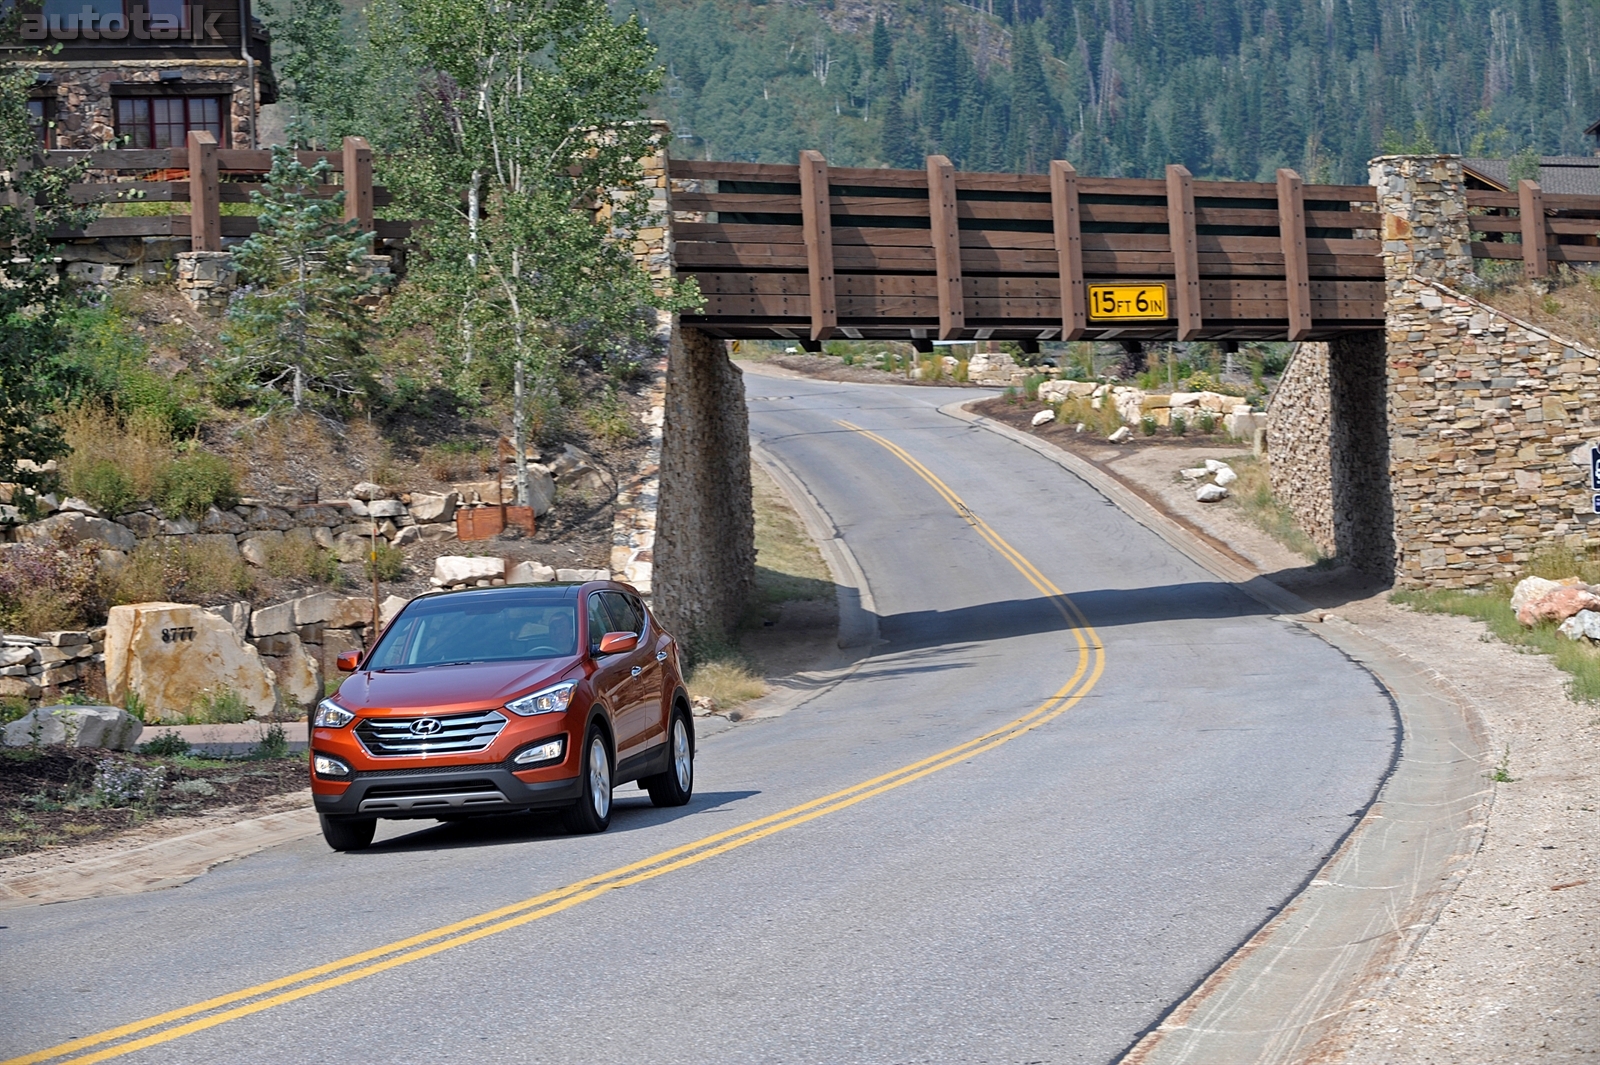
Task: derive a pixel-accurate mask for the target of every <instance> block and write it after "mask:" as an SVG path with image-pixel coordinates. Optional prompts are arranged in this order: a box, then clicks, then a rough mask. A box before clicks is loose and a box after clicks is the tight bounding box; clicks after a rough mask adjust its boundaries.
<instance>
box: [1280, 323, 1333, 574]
mask: <svg viewBox="0 0 1600 1065" xmlns="http://www.w3.org/2000/svg"><path fill="white" fill-rule="evenodd" d="M1329 411H1330V399H1329V395H1328V345H1327V343H1326V342H1325V341H1310V342H1307V343H1304V344H1299V345H1297V346H1296V347H1295V350H1294V355H1293V357H1292V358H1290V360H1289V365H1288V366H1287V367H1286V368H1285V369H1284V372H1283V377H1282V378H1281V379H1280V380H1279V381H1278V387H1277V388H1276V389H1275V390H1274V391H1273V393H1272V400H1271V401H1270V402H1269V403H1268V404H1267V463H1268V474H1269V477H1270V479H1271V482H1272V493H1273V495H1275V496H1277V497H1278V499H1279V501H1281V502H1282V503H1283V504H1284V505H1285V506H1287V507H1288V508H1289V510H1290V512H1291V513H1293V514H1294V518H1295V522H1296V523H1297V524H1298V525H1299V526H1300V528H1301V530H1302V531H1303V532H1304V533H1305V534H1306V536H1308V537H1309V538H1310V539H1311V542H1312V543H1314V544H1316V545H1317V549H1318V550H1319V551H1321V552H1322V553H1323V554H1325V555H1332V554H1333V553H1334V540H1333V470H1332V464H1331V455H1330V451H1329V446H1330V440H1331V436H1330V433H1331V427H1330V425H1329V420H1330V419H1329Z"/></svg>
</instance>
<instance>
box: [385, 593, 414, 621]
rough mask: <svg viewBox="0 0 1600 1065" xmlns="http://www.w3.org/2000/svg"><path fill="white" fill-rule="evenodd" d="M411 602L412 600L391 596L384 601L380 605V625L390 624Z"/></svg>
mask: <svg viewBox="0 0 1600 1065" xmlns="http://www.w3.org/2000/svg"><path fill="white" fill-rule="evenodd" d="M409 602H411V600H409V599H405V598H402V597H401V596H398V595H391V596H389V597H387V598H386V599H384V601H383V602H381V603H379V604H378V623H379V624H380V625H387V624H389V622H391V621H393V620H394V616H395V615H396V614H398V613H400V611H401V609H402V608H404V606H405V605H406V604H407V603H409Z"/></svg>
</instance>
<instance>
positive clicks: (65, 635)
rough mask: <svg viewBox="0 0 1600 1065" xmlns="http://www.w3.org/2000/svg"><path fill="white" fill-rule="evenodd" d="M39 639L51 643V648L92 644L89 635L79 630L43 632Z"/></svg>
mask: <svg viewBox="0 0 1600 1065" xmlns="http://www.w3.org/2000/svg"><path fill="white" fill-rule="evenodd" d="M39 637H40V638H41V639H44V640H48V641H49V642H50V646H51V647H82V646H83V645H84V644H86V643H91V642H93V641H91V640H90V639H89V634H88V633H87V632H83V631H80V630H78V629H63V630H61V631H59V632H41V633H40V634H39Z"/></svg>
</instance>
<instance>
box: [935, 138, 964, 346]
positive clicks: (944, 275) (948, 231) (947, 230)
mask: <svg viewBox="0 0 1600 1065" xmlns="http://www.w3.org/2000/svg"><path fill="white" fill-rule="evenodd" d="M928 228H929V231H930V236H931V238H932V240H933V265H934V269H935V270H936V271H938V274H939V339H940V340H958V339H960V336H961V330H963V329H965V328H966V325H967V306H966V297H965V296H964V295H963V293H962V291H961V226H960V224H959V222H958V221H957V219H956V168H955V167H954V166H952V165H951V164H950V160H949V159H946V158H945V157H944V156H942V155H930V156H928Z"/></svg>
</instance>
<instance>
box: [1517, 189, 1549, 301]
mask: <svg viewBox="0 0 1600 1065" xmlns="http://www.w3.org/2000/svg"><path fill="white" fill-rule="evenodd" d="M1517 213H1518V214H1520V215H1521V216H1522V276H1523V277H1543V276H1544V275H1545V274H1547V273H1549V272H1550V253H1549V251H1548V249H1547V247H1546V240H1545V231H1544V190H1543V189H1541V188H1540V187H1539V183H1538V182H1537V181H1528V180H1527V179H1526V178H1524V179H1523V180H1521V181H1519V182H1517Z"/></svg>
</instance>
